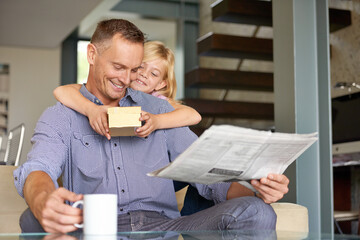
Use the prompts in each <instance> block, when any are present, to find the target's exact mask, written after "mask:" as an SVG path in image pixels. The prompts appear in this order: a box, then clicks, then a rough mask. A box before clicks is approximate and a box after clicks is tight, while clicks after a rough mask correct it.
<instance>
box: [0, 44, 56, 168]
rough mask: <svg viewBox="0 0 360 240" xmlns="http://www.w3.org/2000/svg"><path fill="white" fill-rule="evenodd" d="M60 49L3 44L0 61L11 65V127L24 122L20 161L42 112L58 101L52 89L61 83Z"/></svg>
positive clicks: (23, 156) (9, 122) (25, 153)
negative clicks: (13, 46) (16, 46)
mask: <svg viewBox="0 0 360 240" xmlns="http://www.w3.org/2000/svg"><path fill="white" fill-rule="evenodd" d="M60 53H61V51H60V48H56V49H34V48H10V47H1V46H0V62H1V63H7V64H9V65H10V87H9V91H10V92H9V119H8V129H11V128H13V127H15V126H17V125H18V124H20V123H22V122H23V123H25V127H26V129H25V139H24V145H23V152H22V157H21V160H20V161H21V163H23V162H24V161H25V160H26V155H27V153H28V152H29V150H30V149H31V143H30V139H31V136H32V134H33V132H34V128H35V125H36V122H37V120H38V118H39V117H40V115H41V113H42V112H43V111H44V110H45V109H46V108H47V107H48V106H51V105H53V104H55V102H56V101H55V99H54V98H53V96H52V91H53V89H54V88H56V87H57V86H58V85H59V83H60V56H61V55H60Z"/></svg>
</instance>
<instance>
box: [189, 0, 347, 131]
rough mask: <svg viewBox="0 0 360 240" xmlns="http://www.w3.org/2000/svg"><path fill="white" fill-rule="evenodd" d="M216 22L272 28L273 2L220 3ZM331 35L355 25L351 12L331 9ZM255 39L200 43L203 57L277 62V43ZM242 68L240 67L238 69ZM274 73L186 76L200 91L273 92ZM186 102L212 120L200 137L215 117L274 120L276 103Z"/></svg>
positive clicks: (206, 71)
mask: <svg viewBox="0 0 360 240" xmlns="http://www.w3.org/2000/svg"><path fill="white" fill-rule="evenodd" d="M211 11H212V20H213V21H217V22H227V23H240V24H249V25H255V26H272V3H271V2H270V1H259V0H219V1H216V2H215V3H214V4H212V5H211ZM329 24H330V32H333V31H337V30H339V29H342V28H344V27H347V26H349V25H351V12H350V11H348V10H340V9H331V8H330V9H329ZM254 35H255V36H254V37H243V36H232V35H225V34H217V33H212V32H210V33H208V34H206V35H204V36H202V37H200V38H199V39H198V40H197V49H198V50H197V53H198V55H199V56H211V57H222V58H232V59H234V58H235V59H239V60H245V59H251V60H261V61H272V60H273V40H272V39H265V38H257V37H256V32H255V34H254ZM238 69H240V67H238ZM273 84H274V81H273V73H271V72H253V71H240V70H220V69H210V68H196V69H193V70H191V71H190V72H188V73H187V74H186V75H185V86H186V87H187V88H196V89H224V90H226V93H227V92H228V91H229V90H246V91H252V92H258V91H261V92H273V89H274V87H273ZM184 103H185V104H186V105H189V106H191V107H193V108H195V109H196V110H197V111H198V112H199V113H200V114H201V115H202V116H203V118H205V119H206V118H210V119H212V121H210V123H209V121H207V123H204V121H202V123H200V124H198V125H197V126H194V127H192V130H193V131H194V132H195V133H197V134H198V135H200V134H201V133H202V132H203V131H204V130H205V129H206V128H208V127H210V125H211V124H212V123H213V122H214V119H215V118H231V119H247V120H273V119H274V105H273V104H272V103H254V102H240V101H239V102H237V101H227V100H226V94H225V97H223V100H206V99H199V98H197V99H194V98H193V99H184Z"/></svg>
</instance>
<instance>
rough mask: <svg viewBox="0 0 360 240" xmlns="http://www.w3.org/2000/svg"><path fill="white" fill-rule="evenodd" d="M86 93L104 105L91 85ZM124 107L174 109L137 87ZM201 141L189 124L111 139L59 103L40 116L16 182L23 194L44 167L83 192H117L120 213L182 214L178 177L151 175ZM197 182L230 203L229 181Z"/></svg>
mask: <svg viewBox="0 0 360 240" xmlns="http://www.w3.org/2000/svg"><path fill="white" fill-rule="evenodd" d="M80 92H81V93H82V94H83V95H84V96H85V97H86V98H87V99H89V100H90V101H92V102H94V103H99V104H101V102H100V101H99V99H97V98H96V97H95V96H94V95H92V94H91V93H90V92H89V91H87V89H86V87H85V86H82V88H81V90H80ZM119 105H120V106H123V107H126V106H141V108H142V110H144V111H147V112H150V113H153V114H160V113H165V112H169V111H172V110H173V108H172V106H171V105H170V104H169V103H168V102H167V101H164V100H162V99H158V98H156V97H153V96H151V95H148V94H145V93H142V92H139V91H135V90H133V89H131V88H129V89H127V92H126V95H125V97H123V98H122V99H121V100H120V102H119ZM195 140H196V135H195V134H194V133H193V132H191V131H190V130H189V129H188V128H187V127H183V128H173V129H166V130H157V131H154V132H152V133H151V134H150V135H149V136H148V137H147V138H140V137H136V136H132V137H112V138H111V140H110V141H109V140H107V139H106V138H105V137H104V136H101V135H99V134H97V133H96V132H95V131H94V130H93V129H92V128H91V127H90V125H89V120H88V118H87V117H85V116H83V115H81V114H80V113H78V112H76V111H73V110H72V109H70V108H67V107H65V106H64V105H62V104H61V103H57V104H56V105H55V106H53V107H50V108H48V109H47V110H46V111H45V112H44V113H43V114H42V116H41V117H40V119H39V121H38V123H37V125H36V128H35V133H34V135H33V137H32V139H31V141H32V143H33V147H32V150H31V151H30V153H29V154H28V160H27V161H26V162H25V163H24V164H23V165H22V166H21V167H19V168H18V169H17V170H15V171H14V179H15V186H16V188H17V190H18V192H19V194H20V195H21V196H23V187H24V183H25V180H26V178H27V176H28V175H29V173H31V172H32V171H44V172H46V173H47V174H48V175H49V176H50V177H51V179H52V180H53V182H54V184H55V185H56V186H58V184H57V179H58V178H59V177H60V176H62V181H63V186H64V187H65V188H67V189H69V190H70V191H73V192H75V193H78V194H91V193H115V194H117V195H118V214H122V213H126V212H129V211H135V210H148V211H157V212H161V213H163V214H165V215H166V216H168V217H170V218H176V217H179V216H180V214H179V211H178V210H177V202H176V198H175V193H174V186H173V182H172V180H169V179H162V178H156V177H149V176H147V175H146V174H147V173H149V172H151V171H153V170H156V169H158V168H160V167H164V166H166V165H167V164H169V162H170V161H173V160H175V158H176V157H177V156H178V155H179V154H180V153H182V152H183V151H184V150H185V149H186V148H187V147H188V146H190V145H191V143H192V142H193V141H195ZM193 185H194V186H195V187H197V189H198V190H199V193H200V194H201V195H202V196H204V197H205V198H207V199H212V200H214V201H215V202H222V201H224V200H225V199H226V193H227V191H228V188H229V183H222V184H221V183H220V184H212V185H201V184H193Z"/></svg>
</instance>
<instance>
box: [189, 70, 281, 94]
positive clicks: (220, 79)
mask: <svg viewBox="0 0 360 240" xmlns="http://www.w3.org/2000/svg"><path fill="white" fill-rule="evenodd" d="M273 85H274V81H273V73H264V72H247V71H232V70H219V69H210V68H196V69H194V70H192V71H190V72H188V73H186V75H185V86H186V87H194V88H216V89H237V90H249V91H266V92H272V91H273V89H274V87H273Z"/></svg>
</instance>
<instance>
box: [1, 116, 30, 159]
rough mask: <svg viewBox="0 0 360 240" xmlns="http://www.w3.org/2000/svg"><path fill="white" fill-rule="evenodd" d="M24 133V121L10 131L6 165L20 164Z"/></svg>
mask: <svg viewBox="0 0 360 240" xmlns="http://www.w3.org/2000/svg"><path fill="white" fill-rule="evenodd" d="M24 133H25V125H24V124H23V123H22V124H20V125H19V126H17V127H15V128H13V129H11V130H10V131H9V134H8V140H7V145H6V150H5V158H4V162H5V163H6V165H13V166H18V165H19V161H20V156H21V150H22V145H23V142H24Z"/></svg>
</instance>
